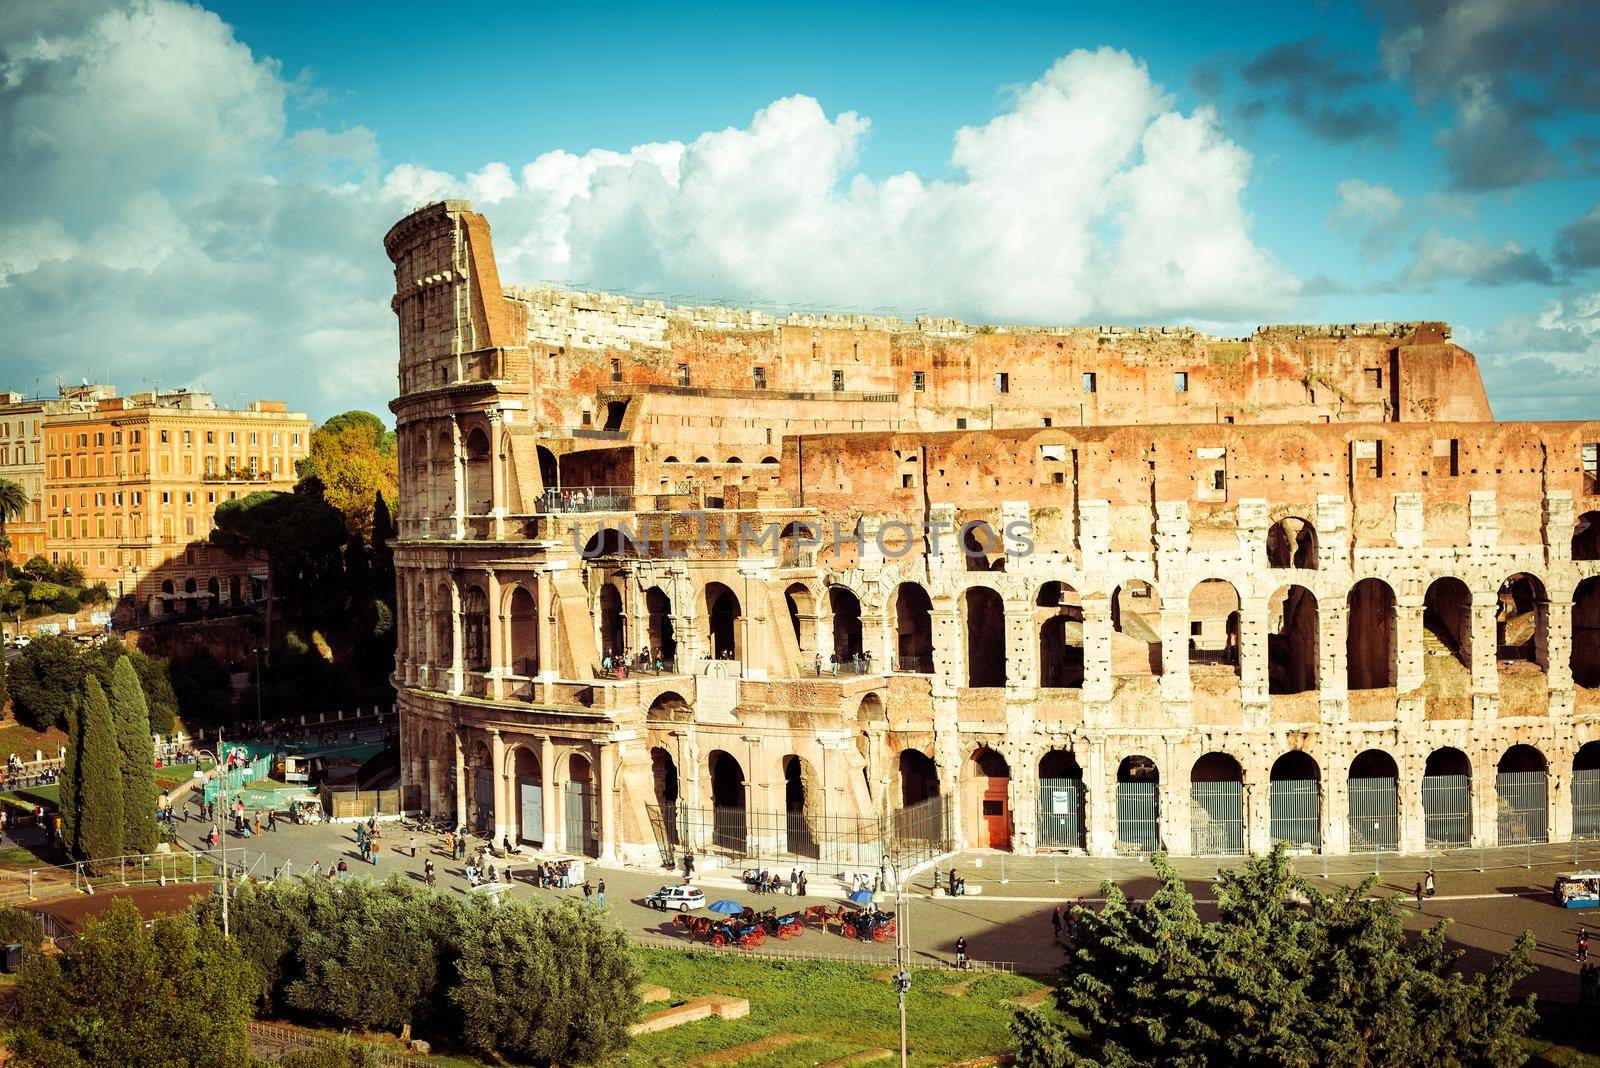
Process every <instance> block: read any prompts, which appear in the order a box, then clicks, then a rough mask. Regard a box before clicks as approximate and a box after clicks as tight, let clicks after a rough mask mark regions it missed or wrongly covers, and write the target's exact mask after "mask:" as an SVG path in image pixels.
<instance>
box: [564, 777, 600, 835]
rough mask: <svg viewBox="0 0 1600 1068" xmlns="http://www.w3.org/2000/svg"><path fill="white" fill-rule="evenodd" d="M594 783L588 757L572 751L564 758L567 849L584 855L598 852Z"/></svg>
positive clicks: (598, 830)
mask: <svg viewBox="0 0 1600 1068" xmlns="http://www.w3.org/2000/svg"><path fill="white" fill-rule="evenodd" d="M598 811H599V810H598V808H597V806H596V805H595V787H594V776H593V772H592V769H591V768H590V766H589V758H588V757H586V756H584V755H583V754H581V753H573V754H572V756H570V757H569V758H568V759H567V805H566V832H567V851H568V852H570V853H582V854H583V855H584V856H586V857H593V856H598V855H599V853H600V848H599V843H600V827H599V825H598V822H597V815H598Z"/></svg>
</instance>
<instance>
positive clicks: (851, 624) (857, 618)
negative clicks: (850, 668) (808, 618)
mask: <svg viewBox="0 0 1600 1068" xmlns="http://www.w3.org/2000/svg"><path fill="white" fill-rule="evenodd" d="M828 609H829V611H830V612H832V614H833V656H834V659H835V660H836V661H837V662H838V663H840V664H852V663H856V662H857V661H859V660H860V657H861V599H860V598H859V597H857V596H856V595H855V591H853V590H851V589H850V588H849V587H847V586H830V587H828Z"/></svg>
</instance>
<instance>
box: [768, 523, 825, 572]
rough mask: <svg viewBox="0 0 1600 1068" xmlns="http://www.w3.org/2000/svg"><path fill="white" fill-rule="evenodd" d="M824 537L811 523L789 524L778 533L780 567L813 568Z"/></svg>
mask: <svg viewBox="0 0 1600 1068" xmlns="http://www.w3.org/2000/svg"><path fill="white" fill-rule="evenodd" d="M820 544H822V535H821V534H820V533H818V531H817V528H816V527H814V526H812V525H811V524H810V523H789V524H786V525H785V526H784V528H783V529H782V530H780V531H779V532H778V566H779V567H811V566H813V565H815V564H816V562H817V546H818V545H820Z"/></svg>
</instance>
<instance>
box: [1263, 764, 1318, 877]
mask: <svg viewBox="0 0 1600 1068" xmlns="http://www.w3.org/2000/svg"><path fill="white" fill-rule="evenodd" d="M1267 811H1268V823H1269V828H1268V830H1269V834H1270V836H1271V838H1272V840H1273V841H1274V842H1284V843H1286V844H1287V845H1288V847H1289V849H1291V850H1294V851H1311V852H1315V851H1317V850H1319V849H1321V848H1322V771H1321V769H1320V768H1318V767H1317V762H1316V760H1314V759H1313V758H1312V756H1311V754H1310V753H1307V752H1305V751H1304V750H1301V749H1291V750H1290V751H1289V752H1287V753H1284V754H1283V755H1282V756H1280V757H1279V758H1278V759H1277V760H1275V761H1273V763H1272V770H1271V772H1270V773H1269V774H1268V783H1267Z"/></svg>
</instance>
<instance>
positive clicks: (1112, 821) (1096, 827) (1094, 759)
mask: <svg viewBox="0 0 1600 1068" xmlns="http://www.w3.org/2000/svg"><path fill="white" fill-rule="evenodd" d="M1079 751H1080V752H1081V753H1082V754H1083V757H1084V762H1083V790H1084V794H1085V795H1086V796H1085V798H1084V801H1085V803H1086V804H1087V805H1088V806H1089V811H1088V813H1087V815H1088V819H1087V820H1086V821H1085V822H1086V825H1087V831H1088V838H1089V843H1088V845H1089V852H1090V853H1091V854H1092V855H1094V856H1097V857H1109V856H1111V855H1112V854H1113V853H1114V852H1116V843H1117V821H1116V788H1115V785H1114V784H1113V783H1112V781H1111V779H1112V776H1114V775H1115V774H1116V771H1115V769H1114V768H1112V767H1111V766H1110V765H1111V761H1110V758H1109V754H1107V752H1106V741H1105V739H1100V740H1098V741H1095V742H1093V743H1091V744H1088V745H1085V746H1083V747H1082V748H1081V750H1079Z"/></svg>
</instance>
